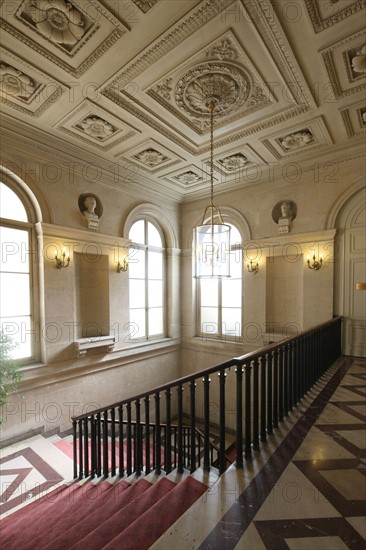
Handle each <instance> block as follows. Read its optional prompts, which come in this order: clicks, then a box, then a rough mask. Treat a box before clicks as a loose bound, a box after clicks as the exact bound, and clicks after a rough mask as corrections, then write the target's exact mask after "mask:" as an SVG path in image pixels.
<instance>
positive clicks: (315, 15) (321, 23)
mask: <svg viewBox="0 0 366 550" xmlns="http://www.w3.org/2000/svg"><path fill="white" fill-rule="evenodd" d="M320 1H322V0H320ZM305 3H306V7H307V10H308V12H309V16H310V19H311V22H312V24H313V28H314V31H315V32H316V33H319V32H321V31H323V30H324V29H327V28H329V27H331V26H333V25H335V24H336V23H339V22H341V21H343V20H344V19H347V17H350V16H351V15H354V14H355V13H357V12H359V11H360V10H362V9H364V8H365V6H366V1H365V0H355V1H354V2H353V3H350V4H349V6H346V7H344V8H343V9H337V6H336V5H335V4H336V3H337V2H334V1H332V2H331V4H334V8H333V10H332V13H330V14H329V15H328V17H322V15H321V13H320V10H319V6H318V0H305ZM330 7H332V6H330Z"/></svg>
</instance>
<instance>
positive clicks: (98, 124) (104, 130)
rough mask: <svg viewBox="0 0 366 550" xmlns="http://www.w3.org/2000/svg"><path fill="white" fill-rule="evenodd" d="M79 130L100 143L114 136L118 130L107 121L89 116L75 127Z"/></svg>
mask: <svg viewBox="0 0 366 550" xmlns="http://www.w3.org/2000/svg"><path fill="white" fill-rule="evenodd" d="M75 126H76V127H77V128H79V130H82V131H83V132H84V133H85V134H88V136H91V137H93V138H95V139H98V140H99V141H104V140H106V139H107V138H109V137H110V136H111V135H113V134H114V132H115V131H116V128H114V126H112V124H110V123H109V122H107V121H106V120H103V119H102V118H99V117H97V116H88V117H87V118H84V119H83V120H81V121H80V122H78V123H77V124H76V125H75Z"/></svg>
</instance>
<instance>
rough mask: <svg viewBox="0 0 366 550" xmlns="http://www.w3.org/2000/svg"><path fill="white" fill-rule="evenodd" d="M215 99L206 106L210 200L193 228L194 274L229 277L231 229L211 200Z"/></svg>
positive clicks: (208, 276)
mask: <svg viewBox="0 0 366 550" xmlns="http://www.w3.org/2000/svg"><path fill="white" fill-rule="evenodd" d="M217 103H218V100H217V98H216V97H212V98H210V99H209V100H208V101H207V102H206V106H207V108H208V109H209V111H210V153H211V161H210V180H211V200H210V205H209V206H207V207H206V209H205V211H204V214H203V217H202V222H201V225H199V226H197V227H195V228H194V246H195V268H196V269H195V276H196V277H198V278H205V277H206V278H213V277H214V278H219V277H230V260H229V259H230V255H229V252H230V230H231V227H230V226H229V225H228V224H225V223H224V222H223V219H222V215H221V211H220V208H219V207H218V206H216V205H215V204H214V202H213V185H214V176H213V112H214V109H215V106H216V104H217Z"/></svg>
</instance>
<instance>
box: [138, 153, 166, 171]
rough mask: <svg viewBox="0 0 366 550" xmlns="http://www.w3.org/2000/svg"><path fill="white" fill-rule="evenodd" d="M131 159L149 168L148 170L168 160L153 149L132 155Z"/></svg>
mask: <svg viewBox="0 0 366 550" xmlns="http://www.w3.org/2000/svg"><path fill="white" fill-rule="evenodd" d="M133 158H134V159H136V160H139V161H140V162H142V163H143V164H146V165H147V166H150V168H152V167H154V166H159V164H162V163H163V162H165V161H167V160H169V159H168V157H165V156H164V155H163V154H162V153H159V151H156V150H155V149H145V150H144V151H141V152H140V153H139V154H138V155H134V156H133Z"/></svg>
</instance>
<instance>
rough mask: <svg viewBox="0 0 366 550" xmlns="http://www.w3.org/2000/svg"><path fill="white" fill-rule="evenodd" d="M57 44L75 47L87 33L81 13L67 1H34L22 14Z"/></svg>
mask: <svg viewBox="0 0 366 550" xmlns="http://www.w3.org/2000/svg"><path fill="white" fill-rule="evenodd" d="M22 17H23V18H28V20H31V21H32V22H33V24H34V26H35V27H36V28H37V30H38V31H39V32H40V33H42V34H43V35H44V36H46V37H47V38H48V39H49V40H51V42H54V43H55V44H59V45H63V46H67V47H68V49H69V47H70V46H74V45H75V44H77V43H78V42H79V40H80V39H81V38H82V36H83V35H84V33H85V21H84V18H83V15H82V14H81V13H80V11H79V10H78V9H77V8H75V7H74V6H73V5H72V3H71V2H69V1H67V2H66V1H65V0H32V1H31V2H30V3H29V5H28V6H27V7H26V9H25V10H24V13H23V14H22Z"/></svg>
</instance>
